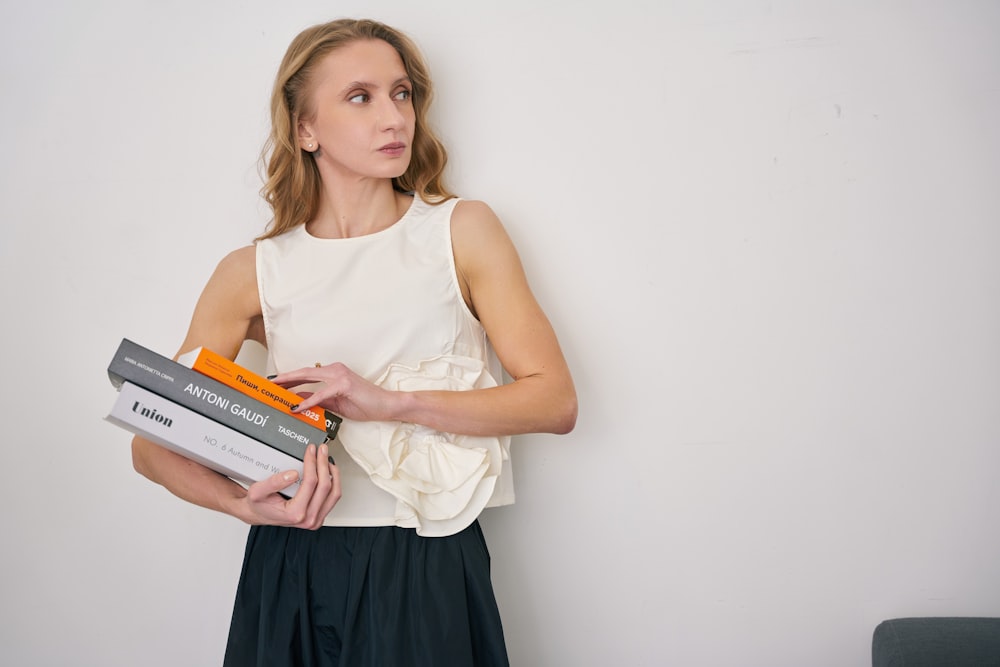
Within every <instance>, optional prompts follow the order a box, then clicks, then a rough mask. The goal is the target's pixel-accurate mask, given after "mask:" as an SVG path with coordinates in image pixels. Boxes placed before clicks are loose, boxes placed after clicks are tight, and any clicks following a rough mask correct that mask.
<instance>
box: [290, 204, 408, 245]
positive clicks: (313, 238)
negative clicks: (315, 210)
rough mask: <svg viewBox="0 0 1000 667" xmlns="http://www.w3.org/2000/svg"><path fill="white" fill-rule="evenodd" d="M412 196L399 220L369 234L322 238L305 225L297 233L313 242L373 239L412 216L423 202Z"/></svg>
mask: <svg viewBox="0 0 1000 667" xmlns="http://www.w3.org/2000/svg"><path fill="white" fill-rule="evenodd" d="M412 196H413V201H411V202H410V205H409V206H408V207H407V208H406V211H405V212H404V213H403V215H402V217H401V218H399V220H397V221H396V222H394V223H392V224H391V225H389V226H388V227H386V228H385V229H380V230H378V231H377V232H372V233H371V234H362V235H361V236H348V237H345V238H333V239H328V238H323V237H321V236H314V235H313V234H311V233H310V232H309V230H308V229H306V226H305V225H299V226H298V232H299V234H301V235H303V236H305V237H306V238H308V239H309V240H311V241H313V242H314V243H360V242H364V241H368V240H375V239H378V238H381V237H383V236H385V235H387V234H390V233H392V231H393V230H394V229H398V228H400V227H402V226H403V225H404V224H405V223H406V221H407V220H410V219H411V218H413V217H414V215H415V213H416V211H417V208H418V206H419V205H420V204H423V200H421V199H420V197H419V196H418V195H412Z"/></svg>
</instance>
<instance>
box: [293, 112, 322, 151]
mask: <svg viewBox="0 0 1000 667" xmlns="http://www.w3.org/2000/svg"><path fill="white" fill-rule="evenodd" d="M298 136H299V148H301V149H302V150H304V151H307V152H309V153H314V152H316V151H318V150H319V144H318V143H317V141H316V137H315V135H313V132H312V129H311V128H310V127H309V126H308V125H307V124H306V123H303V122H302V121H301V120H300V121H299V124H298Z"/></svg>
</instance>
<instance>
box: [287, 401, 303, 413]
mask: <svg viewBox="0 0 1000 667" xmlns="http://www.w3.org/2000/svg"><path fill="white" fill-rule="evenodd" d="M299 405H301V403H296V404H295V405H293V406H292V407H290V408H289V410H291V411H292V412H295V411H296V410H298V409H299Z"/></svg>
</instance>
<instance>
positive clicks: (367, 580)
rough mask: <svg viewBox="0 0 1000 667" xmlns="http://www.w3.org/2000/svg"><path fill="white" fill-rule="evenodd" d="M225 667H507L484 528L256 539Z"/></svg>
mask: <svg viewBox="0 0 1000 667" xmlns="http://www.w3.org/2000/svg"><path fill="white" fill-rule="evenodd" d="M224 664H225V667H397V666H398V667H423V666H425V665H426V666H428V667H430V666H434V667H442V666H446V667H464V666H466V665H468V666H470V667H472V666H480V665H483V666H485V665H489V666H494V665H508V664H509V663H508V660H507V650H506V647H505V644H504V638H503V629H502V627H501V624H500V614H499V612H498V610H497V605H496V599H495V598H494V595H493V585H492V582H491V581H490V555H489V552H488V551H487V548H486V541H485V540H484V539H483V534H482V531H481V529H480V527H479V523H478V522H475V523H473V524H472V525H471V526H469V527H468V528H466V529H465V530H464V531H462V532H460V533H458V534H456V535H451V536H449V537H420V536H418V535H417V534H416V532H415V531H413V530H411V529H405V528H396V527H392V526H385V527H366V528H340V527H324V528H321V529H319V530H318V531H307V530H299V529H295V528H277V527H273V526H254V527H252V528H251V529H250V535H249V538H248V539H247V548H246V556H245V558H244V561H243V574H242V575H241V576H240V585H239V590H238V591H237V594H236V603H235V605H234V608H233V619H232V624H231V626H230V630H229V643H228V645H227V647H226V658H225V663H224Z"/></svg>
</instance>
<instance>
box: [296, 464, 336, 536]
mask: <svg viewBox="0 0 1000 667" xmlns="http://www.w3.org/2000/svg"><path fill="white" fill-rule="evenodd" d="M329 456H330V452H329V448H328V447H327V446H326V445H320V446H319V447H318V448H317V450H316V459H315V468H314V473H315V475H316V486H315V487H314V489H313V494H312V497H311V498H310V499H309V506H308V509H307V510H306V520H305V525H303V526H302V527H303V528H308V529H311V530H315V529H317V528H319V527H320V526H321V525H323V519H325V518H326V515H327V514H329V512H330V510H331V509H333V505H334V504H335V503H336V501H337V500H338V499H339V498H340V495H339V494H340V472H339V471H337V470H336V466H331V465H330V462H329V461H328V458H329ZM334 472H336V477H334ZM335 490H336V493H337V495H336V497H335V498H333V502H330V499H331V498H332V497H333V494H334V491H335Z"/></svg>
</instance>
